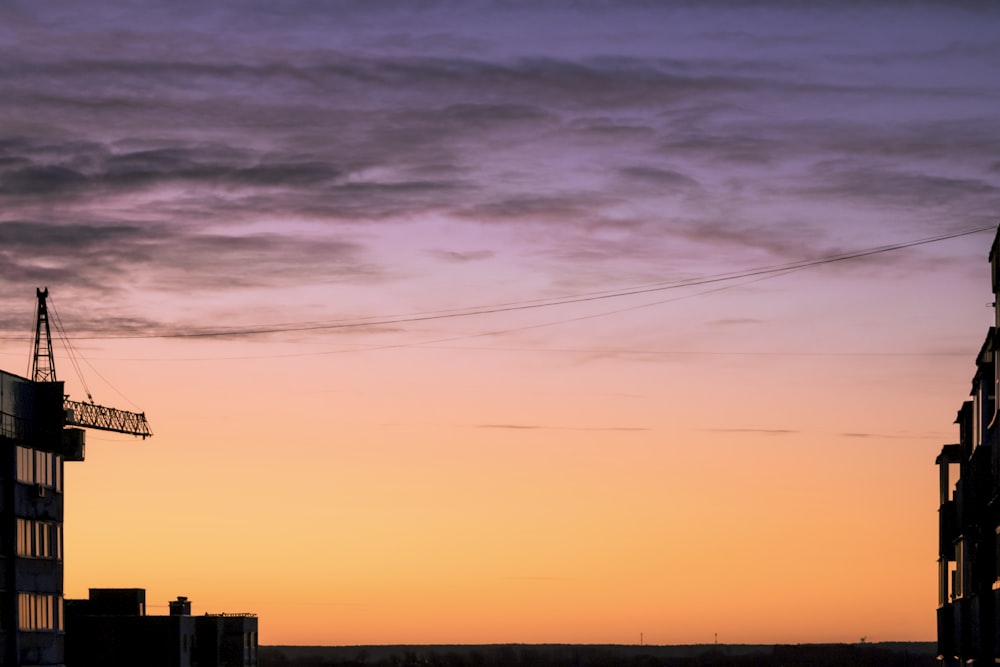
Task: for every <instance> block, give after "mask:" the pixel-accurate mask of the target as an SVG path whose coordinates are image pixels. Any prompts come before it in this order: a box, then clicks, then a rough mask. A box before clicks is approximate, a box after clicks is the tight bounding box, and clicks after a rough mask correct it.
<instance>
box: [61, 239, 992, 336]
mask: <svg viewBox="0 0 1000 667" xmlns="http://www.w3.org/2000/svg"><path fill="white" fill-rule="evenodd" d="M992 229H994V227H992V226H990V227H980V228H977V229H971V230H965V231H961V232H952V233H949V234H940V235H938V236H933V237H929V238H923V239H917V240H914V241H905V242H900V243H894V244H888V245H883V246H877V247H872V248H866V249H862V250H856V251H850V252H844V253H838V254H833V255H826V256H823V257H818V258H815V259H809V260H798V261H794V262H788V263H785V264H778V265H771V266H764V267H757V268H753V269H746V270H743V271H733V272H726V273H719V274H714V275H709V276H704V277H701V278H690V279H685V280H677V281H668V282H660V283H649V284H646V285H638V286H631V287H626V288H621V289H617V290H602V291H597V292H588V293H582V294H576V295H570V296H564V297H554V298H550V299H531V300H525V301H513V302H506V303H499V304H491V305H486V306H472V307H466V308H454V309H446V310H435V311H424V312H417V313H411V314H406V315H390V316H381V317H380V316H370V317H363V318H356V319H350V320H331V321H325V322H316V321H311V322H291V323H285V324H279V325H273V324H272V325H248V326H244V327H229V328H221V329H204V330H188V331H183V330H180V331H178V330H174V331H152V332H148V333H135V334H119V335H96V336H77V337H76V339H77V340H111V339H115V340H119V339H128V340H135V339H167V338H228V337H250V336H262V335H269V334H276V333H300V332H307V331H328V330H334V329H348V328H364V327H372V326H383V325H389V324H409V323H413V322H426V321H432V320H443V319H455V318H463V317H474V316H480V315H491V314H496V313H505V312H514V311H521V310H534V309H540V308H551V307H555V306H564V305H571V304H578V303H587V302H593V301H601V300H607V299H619V298H623V297H627V296H635V295H639V294H649V293H654V292H663V291H668V290H676V289H682V288H687V287H697V286H700V285H710V284H716V283H720V282H728V281H733V280H740V279H745V278H755V277H759V276H770V275H781V274H784V273H789V272H792V271H799V270H802V269H807V268H812V267H816V266H821V265H825V264H833V263H836V262H844V261H848V260H854V259H861V258H863V257H871V256H873V255H879V254H883V253H887V252H893V251H897V250H903V249H907V248H914V247H917V246H922V245H928V244H931V243H938V242H941V241H947V240H951V239H956V238H960V237H963V236H969V235H972V234H979V233H982V232H986V231H990V230H992Z"/></svg>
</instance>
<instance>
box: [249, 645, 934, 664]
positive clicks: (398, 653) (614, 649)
mask: <svg viewBox="0 0 1000 667" xmlns="http://www.w3.org/2000/svg"><path fill="white" fill-rule="evenodd" d="M935 653H936V652H935V649H934V645H933V644H931V643H917V642H915V643H891V644H798V645H793V646H785V645H778V646H750V645H733V646H727V645H702V646H615V645H606V646H605V645H601V646H598V645H593V646H591V645H561V644H560V645H536V644H530V645H519V644H518V645H507V644H503V645H495V646H352V647H333V646H329V647H327V646H315V647H302V646H261V647H260V652H259V655H258V665H259V667H361V666H364V667H418V666H420V667H438V666H440V667H465V666H467V665H468V666H469V667H536V666H538V667H617V666H619V665H620V666H623V667H845V666H852V667H925V666H926V667H935V666H936V665H937V660H936V655H935Z"/></svg>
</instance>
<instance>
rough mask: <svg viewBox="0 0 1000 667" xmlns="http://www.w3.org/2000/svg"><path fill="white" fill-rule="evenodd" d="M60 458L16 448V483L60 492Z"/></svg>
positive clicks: (26, 448) (46, 453) (34, 450)
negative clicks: (35, 485)
mask: <svg viewBox="0 0 1000 667" xmlns="http://www.w3.org/2000/svg"><path fill="white" fill-rule="evenodd" d="M62 464H63V461H62V457H61V456H59V455H58V454H53V453H52V452H43V451H39V450H37V449H31V448H29V447H21V446H18V448H17V481H19V482H23V483H25V484H38V485H40V486H47V487H50V488H53V489H55V490H56V491H62Z"/></svg>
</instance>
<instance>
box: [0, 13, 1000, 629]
mask: <svg viewBox="0 0 1000 667" xmlns="http://www.w3.org/2000/svg"><path fill="white" fill-rule="evenodd" d="M998 35H1000V4H997V3H986V2H945V1H943V0H942V1H940V2H935V1H927V2H903V1H902V0H899V1H895V2H882V3H869V2H841V1H839V0H838V1H837V2H833V1H830V2H809V3H797V2H786V1H784V0H773V1H770V2H768V1H762V2H749V1H739V0H730V1H725V2H724V1H720V2H710V3H705V2H693V1H691V2H644V1H640V0H631V1H630V0H624V1H615V2H610V1H601V0H576V1H570V0H565V1H562V2H555V1H553V2H528V1H523V2H522V1H520V0H509V1H501V0H496V1H495V2H488V1H468V2H459V1H457V0H453V1H441V2H430V1H427V2H412V1H409V0H388V1H384V2H342V1H330V2H320V1H319V0H313V1H305V0H302V1H286V2H273V1H272V2H258V1H240V2H236V1H235V0H232V1H229V2H213V3H204V2H189V1H181V2H171V3H162V5H158V6H157V5H154V4H153V3H149V2H141V1H138V0H134V1H131V2H115V3H112V2H100V1H95V2H87V3H78V2H69V1H54V2H45V3H31V2H5V3H3V4H2V5H0V276H2V278H3V285H4V289H3V290H0V368H3V369H5V370H7V371H9V372H14V373H19V374H25V373H27V369H28V363H29V354H30V342H31V341H30V338H31V331H32V327H33V324H34V321H33V311H34V298H35V288H36V287H40V286H47V287H48V288H49V290H50V293H51V301H50V306H51V307H52V308H53V309H54V311H55V313H57V314H58V317H59V319H60V321H61V322H62V325H63V327H64V329H65V331H66V332H67V334H68V335H69V337H70V341H71V343H72V344H73V346H74V348H75V350H76V351H77V359H78V362H79V365H80V367H81V370H82V377H83V380H81V379H80V378H79V376H78V375H77V373H76V372H75V371H74V368H73V364H72V363H71V357H70V354H69V352H67V350H66V348H65V346H63V345H62V344H60V343H57V346H56V369H57V372H58V375H59V379H61V380H63V381H65V382H66V387H67V390H68V392H69V393H70V395H71V398H73V399H75V400H85V399H86V395H87V393H86V392H87V388H89V391H90V392H91V393H92V394H93V398H94V400H95V401H96V402H97V403H100V404H104V405H111V406H115V407H119V408H123V409H128V410H136V411H145V413H146V414H147V415H148V417H149V420H150V423H151V424H152V427H153V431H154V433H155V437H154V438H152V439H151V440H147V441H140V440H136V439H133V438H131V437H128V436H124V435H116V434H105V433H101V432H90V433H88V436H87V460H86V461H85V462H84V463H74V464H67V470H66V503H67V505H66V528H65V533H66V549H65V552H66V594H67V597H71V598H72V597H85V596H86V594H87V589H88V588H90V587H113V586H122V587H144V588H146V589H147V599H148V601H149V605H150V612H151V613H164V614H165V613H167V606H166V605H167V601H168V600H169V599H173V598H175V597H176V596H178V595H186V596H188V597H189V598H191V600H192V602H193V607H194V613H196V614H200V613H204V612H245V611H252V612H256V613H257V614H259V616H260V641H261V643H262V644H388V643H487V642H525V643H534V642H574V643H575V642H585V643H604V642H613V643H638V642H639V640H640V636H642V637H643V639H644V641H645V642H647V643H653V644H672V643H695V642H711V641H713V640H714V636H715V634H716V633H718V640H719V641H720V642H752V643H757V642H760V643H771V642H825V641H857V640H858V639H859V638H860V637H862V636H865V637H867V638H868V640H869V641H878V640H930V639H933V637H934V633H935V629H934V610H935V606H936V565H935V559H936V553H937V549H936V539H937V536H936V531H937V513H936V510H937V500H938V498H937V470H936V468H935V466H934V457H935V455H936V454H937V453H938V452H939V451H940V448H941V445H942V444H944V443H947V442H954V441H956V440H957V431H956V427H955V426H954V425H953V424H952V421H953V420H954V417H955V413H956V411H957V410H958V408H959V407H960V405H961V403H962V401H963V400H965V399H966V397H967V395H968V392H969V388H970V384H969V383H970V380H971V378H972V375H973V372H974V358H975V354H976V352H977V351H978V350H979V347H980V345H981V344H982V341H983V339H984V337H985V335H986V330H987V327H988V326H989V325H990V322H991V317H992V310H991V309H990V307H989V306H990V303H991V302H992V295H991V293H990V282H989V265H988V263H987V261H986V257H987V253H988V250H989V244H990V242H991V240H992V235H993V233H994V230H995V228H996V225H997V223H998V222H1000V125H998V118H1000V75H998V72H1000V40H998V39H997V36H998ZM974 230H984V231H979V232H977V233H971V234H966V235H961V236H955V237H954V238H950V239H945V240H940V241H936V242H929V243H925V244H921V245H914V246H912V247H907V248H901V249H896V250H887V251H886V252H880V253H878V254H873V255H868V256H866V257H862V258H858V259H851V260H844V261H837V262H829V263H816V264H814V265H813V264H810V265H809V266H803V265H802V263H804V262H805V263H808V262H812V261H813V260H818V259H821V258H825V257H833V256H839V255H843V254H845V253H847V254H851V253H855V252H858V251H865V250H869V249H875V248H882V247H885V246H896V245H907V244H911V243H914V242H919V241H924V240H929V239H934V238H940V237H944V236H952V235H958V234H961V233H963V232H973V231H974ZM781 267H798V268H797V270H792V271H787V272H786V271H780V270H777V269H780V268H781ZM760 270H766V272H763V273H762V272H760ZM84 381H85V383H86V385H85V384H84Z"/></svg>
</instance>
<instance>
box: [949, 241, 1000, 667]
mask: <svg viewBox="0 0 1000 667" xmlns="http://www.w3.org/2000/svg"><path fill="white" fill-rule="evenodd" d="M989 261H990V266H991V268H992V276H993V279H992V283H993V285H992V289H993V295H994V303H993V309H994V318H995V326H992V327H990V329H989V331H988V333H987V335H986V340H985V341H984V342H983V345H982V348H980V350H979V355H978V356H977V357H976V372H975V375H974V376H973V378H972V391H971V399H970V400H967V401H965V402H964V403H963V404H962V406H961V408H960V409H959V411H958V417H957V418H956V419H955V423H956V424H958V431H959V441H958V443H956V444H949V445H945V446H944V447H943V448H942V449H941V453H940V454H939V455H938V457H937V460H936V462H937V464H938V467H939V469H940V471H939V472H940V506H939V510H938V525H939V528H938V535H939V539H938V609H937V642H938V660H939V661H940V662H942V663H943V664H945V665H959V664H962V665H965V664H987V663H989V664H993V663H995V662H1000V652H998V651H1000V624H998V620H1000V618H998V616H997V610H998V609H1000V568H998V561H1000V548H998V547H1000V540H998V534H1000V447H998V444H997V437H998V434H1000V412H998V410H997V387H998V385H1000V368H998V366H997V363H996V352H997V347H998V333H997V332H998V330H1000V329H998V326H1000V308H998V307H997V303H996V301H997V295H998V293H1000V230H998V233H997V236H995V237H994V240H993V245H992V247H991V249H990V254H989Z"/></svg>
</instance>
